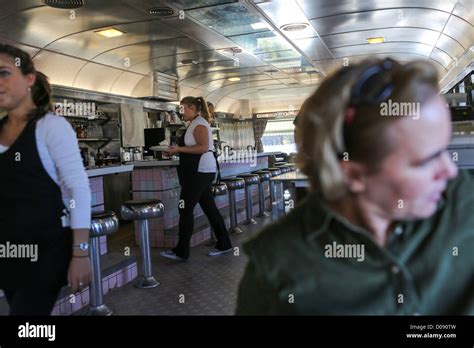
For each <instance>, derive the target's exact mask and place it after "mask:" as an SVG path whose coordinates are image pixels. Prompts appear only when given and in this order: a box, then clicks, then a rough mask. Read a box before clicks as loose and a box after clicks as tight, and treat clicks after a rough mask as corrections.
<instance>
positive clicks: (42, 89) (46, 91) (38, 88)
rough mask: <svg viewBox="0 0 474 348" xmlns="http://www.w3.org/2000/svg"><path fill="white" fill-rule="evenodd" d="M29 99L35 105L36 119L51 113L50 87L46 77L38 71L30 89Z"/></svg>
mask: <svg viewBox="0 0 474 348" xmlns="http://www.w3.org/2000/svg"><path fill="white" fill-rule="evenodd" d="M31 97H32V99H33V102H34V103H35V105H36V112H35V114H36V115H35V116H36V117H41V116H43V115H45V114H46V113H48V112H50V111H53V104H52V103H51V85H50V84H49V81H48V77H47V76H46V75H45V74H43V73H42V72H40V71H36V81H35V84H34V85H33V86H32V87H31Z"/></svg>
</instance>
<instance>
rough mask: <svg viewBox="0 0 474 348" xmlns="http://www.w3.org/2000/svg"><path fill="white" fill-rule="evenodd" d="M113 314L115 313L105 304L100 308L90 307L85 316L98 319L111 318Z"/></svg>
mask: <svg viewBox="0 0 474 348" xmlns="http://www.w3.org/2000/svg"><path fill="white" fill-rule="evenodd" d="M112 314H114V312H113V311H112V310H111V309H110V308H109V307H107V306H106V305H105V304H103V305H100V306H94V307H92V306H89V308H87V310H86V312H85V313H84V315H90V316H96V317H109V316H111V315H112Z"/></svg>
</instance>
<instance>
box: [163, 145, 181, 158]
mask: <svg viewBox="0 0 474 348" xmlns="http://www.w3.org/2000/svg"><path fill="white" fill-rule="evenodd" d="M180 150H181V147H179V146H170V147H168V150H167V151H166V152H165V153H167V154H168V156H173V155H176V154H177V153H179V152H180Z"/></svg>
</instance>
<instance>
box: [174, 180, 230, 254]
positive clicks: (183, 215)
mask: <svg viewBox="0 0 474 348" xmlns="http://www.w3.org/2000/svg"><path fill="white" fill-rule="evenodd" d="M214 177H215V173H199V172H197V173H195V174H193V175H192V177H190V178H186V180H184V181H183V182H181V196H180V203H179V240H178V244H177V245H176V247H175V248H174V249H173V252H174V253H175V254H176V255H178V256H180V257H182V258H184V259H187V258H188V257H189V249H190V241H191V237H192V234H193V229H194V207H195V206H196V204H197V203H199V205H200V206H201V209H202V211H203V212H204V214H205V215H206V216H207V218H208V220H209V222H210V224H211V227H212V228H213V229H214V233H215V234H216V238H217V243H216V246H215V247H216V248H217V249H220V250H227V249H229V248H231V247H232V243H231V241H230V238H229V235H228V233H227V229H226V227H225V223H224V219H223V218H222V215H221V213H220V212H219V209H217V206H216V202H215V201H214V195H213V194H212V182H213V181H214Z"/></svg>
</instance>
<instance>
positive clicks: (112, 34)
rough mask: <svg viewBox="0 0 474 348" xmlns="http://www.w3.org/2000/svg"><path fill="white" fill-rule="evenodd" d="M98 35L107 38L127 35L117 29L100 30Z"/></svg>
mask: <svg viewBox="0 0 474 348" xmlns="http://www.w3.org/2000/svg"><path fill="white" fill-rule="evenodd" d="M96 33H97V34H99V35H102V36H105V37H116V36H120V35H123V34H125V32H123V31H121V30H118V29H115V28H110V29H104V30H98V31H96Z"/></svg>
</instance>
